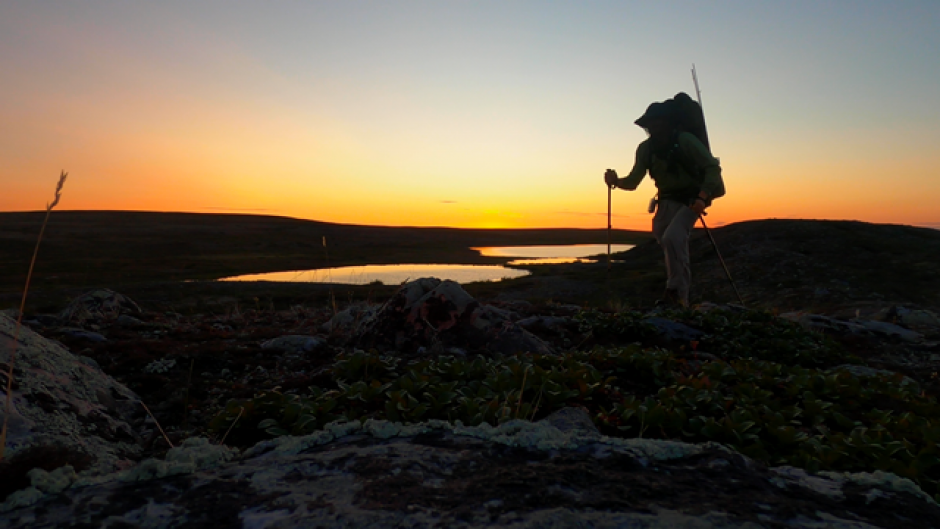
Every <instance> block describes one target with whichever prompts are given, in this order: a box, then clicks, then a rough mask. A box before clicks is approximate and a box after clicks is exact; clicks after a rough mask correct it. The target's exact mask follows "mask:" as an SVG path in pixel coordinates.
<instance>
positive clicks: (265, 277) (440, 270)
mask: <svg viewBox="0 0 940 529" xmlns="http://www.w3.org/2000/svg"><path fill="white" fill-rule="evenodd" d="M630 248H633V245H630V244H613V245H611V251H613V252H623V251H626V250H629V249H630ZM472 249H473V250H477V251H479V252H480V254H481V255H484V256H489V257H522V258H523V259H516V260H513V261H510V262H509V264H513V265H522V264H552V263H574V262H579V261H580V262H593V261H590V260H587V259H584V257H587V256H590V255H598V254H606V253H607V245H606V244H576V245H565V246H499V247H487V248H472ZM526 275H529V272H528V271H526V270H518V269H515V268H507V267H505V266H499V265H455V264H396V265H365V266H342V267H336V268H320V269H316V270H293V271H289V272H270V273H266V274H249V275H242V276H235V277H226V278H223V279H220V281H276V282H286V283H341V284H346V285H367V284H369V283H374V282H376V281H381V282H382V283H384V284H386V285H398V284H401V283H404V282H405V281H410V280H414V279H418V278H420V277H437V278H439V279H450V280H451V281H456V282H458V283H461V284H464V283H472V282H474V281H501V280H503V279H514V278H517V277H522V276H526Z"/></svg>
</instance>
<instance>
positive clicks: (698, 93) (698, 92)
mask: <svg viewBox="0 0 940 529" xmlns="http://www.w3.org/2000/svg"><path fill="white" fill-rule="evenodd" d="M692 82H693V83H695V97H697V98H698V106H699V107H700V108H701V109H702V119H705V107H704V106H703V105H702V91H701V90H699V88H698V75H696V74H695V63H692ZM705 215H706V213H705V212H702V214H701V215H699V217H698V218H699V220H701V221H702V227H703V228H705V233H707V234H708V238H709V239H710V240H711V241H712V246H714V247H715V253H716V254H717V255H718V261H719V262H721V267H722V268H724V269H725V275H727V276H728V281H729V282H730V283H731V288H733V289H734V293H735V295H737V296H738V301H740V302H741V306H742V307H744V306H745V305H744V298H743V297H741V293H740V292H738V285H736V284H735V283H734V279H732V278H731V271H729V270H728V265H726V264H725V259H724V258H723V257H722V256H721V251H720V250H719V249H718V243H716V242H715V237H714V236H713V235H712V230H710V229H708V224H705Z"/></svg>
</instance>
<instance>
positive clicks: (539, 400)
mask: <svg viewBox="0 0 940 529" xmlns="http://www.w3.org/2000/svg"><path fill="white" fill-rule="evenodd" d="M543 391H545V385H544V384H543V385H542V388H541V389H539V396H538V398H537V399H535V407H534V408H532V417H530V418H529V421H530V422H531V421H533V420H535V414H536V413H538V411H539V404H541V403H542V392H543Z"/></svg>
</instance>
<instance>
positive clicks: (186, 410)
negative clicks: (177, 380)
mask: <svg viewBox="0 0 940 529" xmlns="http://www.w3.org/2000/svg"><path fill="white" fill-rule="evenodd" d="M194 367H196V357H195V356H194V357H193V358H192V360H191V361H190V362H189V376H188V377H186V399H184V401H183V424H184V425H185V424H186V422H187V421H188V420H189V389H190V387H191V386H192V383H193V368H194Z"/></svg>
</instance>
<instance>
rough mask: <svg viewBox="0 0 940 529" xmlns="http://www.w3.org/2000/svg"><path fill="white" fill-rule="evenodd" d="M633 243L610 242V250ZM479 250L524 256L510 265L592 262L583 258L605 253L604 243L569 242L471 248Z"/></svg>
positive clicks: (491, 255)
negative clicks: (561, 244) (567, 243)
mask: <svg viewBox="0 0 940 529" xmlns="http://www.w3.org/2000/svg"><path fill="white" fill-rule="evenodd" d="M633 246H634V245H632V244H611V245H610V251H611V252H614V253H615V252H625V251H627V250H629V249H631V248H633ZM471 250H476V251H478V252H480V255H484V256H487V257H524V258H525V259H516V260H514V261H509V263H508V264H511V265H530V264H563V263H577V262H582V263H593V262H596V261H594V260H591V259H585V257H589V256H591V255H601V254H607V245H606V244H569V245H564V246H560V245H554V246H493V247H487V248H471Z"/></svg>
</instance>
